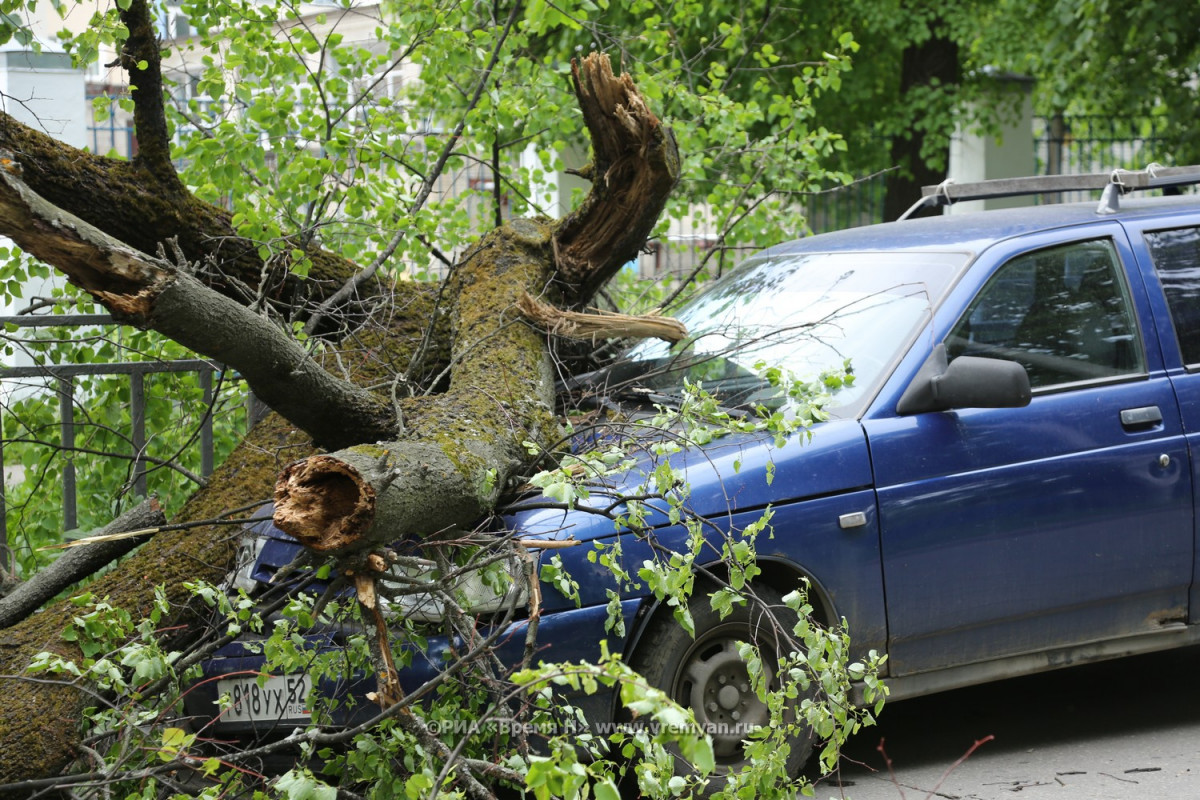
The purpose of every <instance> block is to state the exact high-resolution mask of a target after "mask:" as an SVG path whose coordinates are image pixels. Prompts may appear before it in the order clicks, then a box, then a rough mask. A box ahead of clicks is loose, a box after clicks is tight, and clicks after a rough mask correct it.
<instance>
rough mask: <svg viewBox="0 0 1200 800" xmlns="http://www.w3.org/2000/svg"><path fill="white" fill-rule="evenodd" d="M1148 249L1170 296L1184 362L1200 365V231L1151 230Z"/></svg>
mask: <svg viewBox="0 0 1200 800" xmlns="http://www.w3.org/2000/svg"><path fill="white" fill-rule="evenodd" d="M1146 246H1147V247H1148V248H1149V249H1150V257H1151V258H1152V259H1154V269H1155V270H1157V272H1158V279H1159V281H1161V282H1162V287H1163V292H1164V293H1165V294H1166V295H1167V305H1168V306H1169V307H1170V309H1171V322H1172V324H1173V325H1174V326H1175V338H1176V339H1177V340H1178V342H1179V351H1180V353H1182V355H1183V363H1185V364H1187V365H1188V366H1191V367H1195V366H1200V228H1175V229H1174V230H1169V231H1151V232H1149V233H1147V234H1146Z"/></svg>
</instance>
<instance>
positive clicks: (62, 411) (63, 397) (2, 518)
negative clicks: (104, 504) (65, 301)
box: [0, 314, 223, 531]
mask: <svg viewBox="0 0 1200 800" xmlns="http://www.w3.org/2000/svg"><path fill="white" fill-rule="evenodd" d="M114 324H116V323H114V322H113V319H112V318H111V317H110V316H108V315H107V314H70V315H39V316H32V315H31V316H8V317H0V325H12V326H16V327H20V328H47V327H90V326H103V325H114ZM222 369H223V367H222V366H221V365H220V364H216V363H214V362H211V361H205V360H202V359H181V360H174V361H120V362H108V363H100V364H54V365H46V366H13V367H0V381H13V380H30V379H41V380H44V381H46V382H47V383H48V384H49V385H48V386H47V389H48V390H49V391H52V392H53V393H54V394H55V395H56V396H57V399H58V416H59V423H58V424H59V446H60V447H61V449H62V451H63V452H64V453H65V454H66V457H65V460H64V464H63V470H62V513H63V523H64V529H65V530H72V529H74V528H76V527H77V526H78V511H77V502H78V500H77V496H78V495H77V475H76V473H75V465H74V463H73V460H72V458H71V453H72V452H73V451H74V450H75V434H76V422H75V408H76V399H77V398H76V379H77V378H81V377H84V376H92V375H128V376H129V384H130V392H129V394H130V431H129V441H130V448H131V453H130V457H131V458H132V460H133V471H132V474H133V491H134V493H135V494H137V495H140V496H145V495H146V460H145V449H146V394H145V385H146V376H147V375H151V374H156V373H168V372H194V373H196V375H197V380H198V381H199V385H200V388H201V390H202V392H203V396H204V402H205V405H206V406H207V407H208V408H209V409H210V412H209V413H206V414H205V415H204V418H203V420H202V422H201V425H200V431H199V434H198V437H197V445H198V446H199V448H200V464H201V468H200V472H201V476H202V477H207V476H208V475H210V474H211V473H212V470H213V420H212V413H211V408H212V405H213V400H214V397H213V377H214V375H215V374H216V373H217V372H219V371H221V370H222ZM3 464H5V461H4V439H3V433H2V428H0V465H3ZM0 530H2V531H7V530H8V519H7V498H6V497H5V489H4V481H3V480H0Z"/></svg>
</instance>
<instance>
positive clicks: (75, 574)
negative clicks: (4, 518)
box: [0, 497, 167, 628]
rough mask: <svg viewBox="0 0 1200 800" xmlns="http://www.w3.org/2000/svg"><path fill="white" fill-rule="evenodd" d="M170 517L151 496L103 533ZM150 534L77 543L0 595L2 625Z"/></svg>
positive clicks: (140, 527) (141, 527)
mask: <svg viewBox="0 0 1200 800" xmlns="http://www.w3.org/2000/svg"><path fill="white" fill-rule="evenodd" d="M166 521H167V518H166V516H164V515H163V511H162V507H161V506H160V505H159V504H158V500H156V499H155V498H153V497H151V498H150V499H148V500H146V501H145V502H143V503H141V504H139V505H137V506H134V507H133V508H131V509H130V510H129V511H126V512H125V513H124V514H122V515H121V516H119V517H117V518H116V519H114V520H113V521H112V522H110V523H108V524H107V525H105V526H104V528H103V529H102V530H101V531H100V533H102V534H105V535H107V534H113V533H122V532H125V531H136V530H144V529H146V528H155V527H157V526H159V525H162V524H164V523H165V522H166ZM150 536H151V534H144V535H142V536H137V537H132V538H124V539H115V540H110V541H106V542H98V543H96V544H91V545H88V546H87V547H76V548H72V549H71V550H70V551H68V552H66V553H64V554H63V555H62V556H61V557H60V558H58V559H57V560H55V561H54V562H53V563H52V564H50V565H49V566H46V567H43V568H42V569H41V570H39V571H38V572H37V573H36V574H35V575H34V576H33V577H31V578H30V579H29V580H27V581H25V582H24V583H22V584H21V585H20V586H18V587H17V588H16V589H15V590H13V591H12V593H10V594H9V595H8V596H7V597H5V598H3V599H0V628H7V627H9V626H11V625H13V624H14V623H16V622H19V621H21V620H22V619H24V618H25V617H27V616H29V615H30V614H31V613H33V611H35V610H36V609H37V608H38V607H39V606H40V605H41V604H42V603H44V602H46V601H47V600H49V599H50V598H52V597H54V596H55V595H56V594H58V593H59V592H61V591H62V590H63V589H66V588H67V587H68V586H72V585H74V584H75V583H78V582H79V581H81V580H83V579H84V578H86V577H87V576H89V575H92V574H93V573H95V572H96V571H97V570H98V569H100V568H101V567H103V566H105V565H106V564H108V563H110V562H112V561H115V560H117V559H118V558H120V557H121V556H123V555H125V554H127V553H129V552H130V551H132V550H133V549H134V548H135V547H137V546H138V545H140V544H142V543H143V542H145V541H146V540H148V539H149V538H150Z"/></svg>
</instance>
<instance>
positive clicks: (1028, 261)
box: [946, 239, 1145, 389]
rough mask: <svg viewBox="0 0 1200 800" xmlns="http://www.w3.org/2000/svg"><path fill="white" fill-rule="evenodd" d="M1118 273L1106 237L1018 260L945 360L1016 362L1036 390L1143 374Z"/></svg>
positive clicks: (961, 329)
mask: <svg viewBox="0 0 1200 800" xmlns="http://www.w3.org/2000/svg"><path fill="white" fill-rule="evenodd" d="M1123 274H1124V273H1123V271H1122V270H1121V268H1120V262H1119V261H1118V258H1117V253H1116V249H1115V248H1114V247H1113V245H1112V242H1111V241H1109V240H1107V239H1097V240H1092V241H1086V242H1075V243H1072V244H1069V245H1064V246H1059V247H1053V248H1048V249H1046V250H1038V251H1036V252H1032V253H1026V254H1023V255H1020V256H1018V257H1016V258H1014V259H1013V260H1011V261H1009V262H1008V263H1007V264H1005V265H1004V266H1003V267H1001V268H1000V270H999V271H998V272H997V273H996V274H995V275H993V276H992V278H991V280H989V281H988V283H987V285H985V286H984V288H983V290H982V291H981V292H980V293H979V296H978V297H976V298H975V301H974V302H973V303H972V304H971V306H970V308H969V309H968V310H967V313H966V315H965V316H964V317H963V318H962V319H961V320H959V322H958V324H957V325H956V326H955V327H954V330H953V331H952V332H951V334H950V336H949V337H948V338H947V340H946V346H947V351H948V354H949V356H950V357H951V358H956V357H958V356H961V355H971V356H982V357H986V358H1001V359H1006V360H1009V361H1016V362H1017V363H1019V364H1021V365H1023V366H1024V367H1025V369H1026V371H1027V372H1028V373H1029V383H1030V385H1031V386H1032V387H1033V388H1035V389H1039V388H1046V387H1050V386H1060V385H1064V384H1071V383H1079V382H1087V381H1096V380H1106V379H1111V378H1118V377H1121V376H1124V375H1137V374H1141V373H1143V372H1145V360H1144V358H1143V351H1142V345H1141V341H1140V337H1139V336H1138V329H1137V325H1136V324H1135V322H1134V320H1133V315H1132V313H1131V311H1130V303H1129V292H1128V290H1127V289H1126V286H1125V281H1124V278H1123Z"/></svg>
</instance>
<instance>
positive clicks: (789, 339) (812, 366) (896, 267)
mask: <svg viewBox="0 0 1200 800" xmlns="http://www.w3.org/2000/svg"><path fill="white" fill-rule="evenodd" d="M966 261H967V256H966V254H963V253H912V252H901V253H879V252H873V253H815V254H811V253H804V254H779V255H771V254H765V255H761V256H756V257H754V258H751V259H749V260H748V261H746V262H745V263H743V264H742V265H741V267H739V268H738V269H737V270H735V271H734V272H732V273H730V274H729V275H727V276H726V277H724V278H722V279H721V280H720V281H718V282H717V283H716V284H714V285H713V286H712V288H710V289H709V290H708V291H706V292H704V293H703V294H702V295H700V296H698V297H697V298H696V299H694V300H692V301H691V302H690V303H688V304H687V305H686V306H684V307H683V309H682V310H681V311H680V312H679V313H678V314H676V315H675V316H677V317H678V318H679V319H680V320H681V321H682V322H683V323H684V324H685V325H686V326H687V328H688V330H689V331H690V335H689V337H688V338H687V339H685V340H683V341H681V342H678V343H676V344H673V345H671V344H667V343H665V342H661V341H646V342H643V343H641V344H639V345H638V346H636V347H634V348H633V349H632V350H630V351H629V352H628V353H626V355H625V356H624V357H623V358H622V359H621V360H620V361H618V362H617V363H616V364H614V365H613V366H612V367H610V368H609V369H607V370H605V371H603V372H601V373H599V374H597V375H596V385H597V388H598V389H599V390H600V391H601V392H602V393H604V394H607V395H608V396H620V395H622V394H623V393H624V394H628V393H629V392H630V391H639V390H640V391H643V392H645V391H651V392H655V393H658V394H661V395H666V396H671V395H677V394H679V393H681V392H682V391H683V385H684V381H685V379H686V380H687V381H689V382H692V383H701V384H702V385H703V386H704V387H705V389H707V390H708V391H710V392H712V393H714V394H715V395H716V396H717V398H718V399H719V400H720V401H721V402H722V403H723V404H724V405H726V406H728V407H731V408H738V407H753V406H755V405H759V404H763V405H767V406H771V407H778V406H780V405H782V404H783V403H785V402H786V398H784V397H783V396H781V395H780V394H779V391H778V390H777V389H774V388H772V387H770V386H769V385H768V384H767V383H766V382H765V381H764V380H763V378H762V376H761V373H762V368H763V366H764V365H765V366H768V367H775V368H779V369H782V370H785V371H786V372H787V373H789V374H791V375H792V376H794V377H796V378H799V379H806V380H807V379H814V378H817V377H818V376H819V375H821V374H822V373H824V372H828V371H837V370H841V369H846V370H847V371H848V372H850V373H851V374H853V375H854V381H853V382H852V383H850V384H848V385H846V386H845V387H843V388H841V389H839V390H838V392H837V394H836V396H835V397H834V402H833V403H832V404H831V406H830V407H829V408H830V409H831V410H832V411H833V412H834V413H835V414H837V415H839V416H852V415H853V414H855V413H857V411H858V409H859V406H860V405H861V404H862V403H863V402H865V399H866V398H869V397H871V396H872V394H873V390H874V388H875V387H876V386H877V385H878V383H879V382H880V381H882V379H883V378H884V377H886V371H887V368H888V367H889V366H890V365H891V363H892V362H893V360H894V358H895V357H896V356H897V354H898V353H899V351H900V349H901V348H902V347H903V346H904V345H905V343H907V342H908V341H909V340H910V338H911V336H912V334H913V333H914V331H915V329H916V327H917V326H918V325H920V324H923V323H924V321H925V320H926V319H928V317H929V313H930V309H931V308H932V306H933V304H934V303H935V302H936V301H937V299H938V298H939V297H940V295H941V294H942V292H943V291H944V290H945V289H946V287H947V286H948V285H949V283H950V281H951V278H952V277H953V275H954V274H955V272H956V271H957V270H958V269H959V268H961V267H962V266H963V265H964V264H965V263H966Z"/></svg>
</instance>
